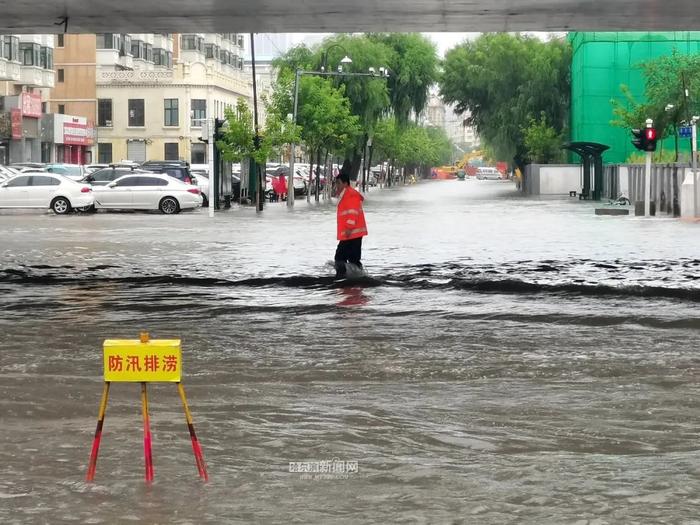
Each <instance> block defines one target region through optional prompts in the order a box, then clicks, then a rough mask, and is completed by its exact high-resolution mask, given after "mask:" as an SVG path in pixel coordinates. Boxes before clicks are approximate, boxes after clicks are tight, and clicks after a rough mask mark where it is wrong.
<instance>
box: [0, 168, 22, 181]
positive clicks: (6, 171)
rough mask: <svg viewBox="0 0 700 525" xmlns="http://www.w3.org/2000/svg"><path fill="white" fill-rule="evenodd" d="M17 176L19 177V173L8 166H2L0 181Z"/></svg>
mask: <svg viewBox="0 0 700 525" xmlns="http://www.w3.org/2000/svg"><path fill="white" fill-rule="evenodd" d="M15 175H19V171H17V170H15V169H14V168H9V167H7V166H0V181H3V180H7V179H11V178H12V177H14V176H15Z"/></svg>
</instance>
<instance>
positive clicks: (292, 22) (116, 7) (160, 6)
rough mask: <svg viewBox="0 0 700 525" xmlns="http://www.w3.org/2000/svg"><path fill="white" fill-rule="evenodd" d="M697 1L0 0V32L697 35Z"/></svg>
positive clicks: (699, 20) (699, 11)
mask: <svg viewBox="0 0 700 525" xmlns="http://www.w3.org/2000/svg"><path fill="white" fill-rule="evenodd" d="M698 27H700V9H698V2H697V0H673V1H668V0H157V1H155V0H61V1H57V0H1V1H0V33H60V32H69V33H109V32H114V33H120V32H121V33H125V32H128V33H139V32H140V33H158V32H163V33H176V32H194V31H196V32H202V33H217V32H267V33H274V32H333V33H336V32H353V31H400V32H411V31H460V32H461V31H480V32H484V31H525V30H527V31H569V30H592V29H596V30H610V31H617V30H619V31H631V30H694V29H697V28H698Z"/></svg>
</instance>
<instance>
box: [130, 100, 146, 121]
mask: <svg viewBox="0 0 700 525" xmlns="http://www.w3.org/2000/svg"><path fill="white" fill-rule="evenodd" d="M144 125H145V115H144V103H143V99H142V98H130V99H129V127H139V128H141V127H143V126H144Z"/></svg>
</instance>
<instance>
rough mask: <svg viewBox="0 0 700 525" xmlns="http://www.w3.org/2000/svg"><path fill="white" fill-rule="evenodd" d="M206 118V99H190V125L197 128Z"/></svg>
mask: <svg viewBox="0 0 700 525" xmlns="http://www.w3.org/2000/svg"><path fill="white" fill-rule="evenodd" d="M206 118H207V101H206V100H204V99H196V98H195V99H192V126H194V127H196V128H198V127H200V126H201V125H202V122H204V120H205V119H206Z"/></svg>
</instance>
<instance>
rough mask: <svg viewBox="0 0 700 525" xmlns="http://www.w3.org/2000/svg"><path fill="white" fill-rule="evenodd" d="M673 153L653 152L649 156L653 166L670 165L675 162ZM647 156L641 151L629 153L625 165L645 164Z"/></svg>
mask: <svg viewBox="0 0 700 525" xmlns="http://www.w3.org/2000/svg"><path fill="white" fill-rule="evenodd" d="M675 157H676V155H675V153H674V152H673V151H670V150H666V151H655V152H654V153H653V154H652V156H651V161H652V162H653V163H655V164H671V163H672V162H674V161H675ZM646 158H647V154H646V153H644V152H643V151H636V152H634V153H631V154H630V156H629V157H627V161H626V162H627V164H644V163H645V162H646Z"/></svg>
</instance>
